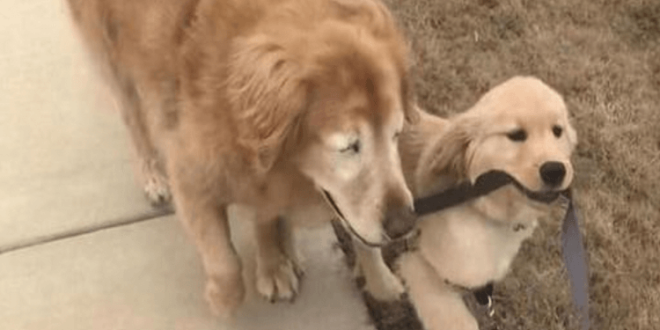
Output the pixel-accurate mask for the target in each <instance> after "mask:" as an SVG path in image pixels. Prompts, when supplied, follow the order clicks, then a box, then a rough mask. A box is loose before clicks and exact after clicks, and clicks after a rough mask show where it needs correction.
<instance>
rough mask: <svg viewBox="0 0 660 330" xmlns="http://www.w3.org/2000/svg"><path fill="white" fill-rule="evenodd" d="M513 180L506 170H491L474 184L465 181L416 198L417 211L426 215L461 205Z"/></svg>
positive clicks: (418, 213)
mask: <svg viewBox="0 0 660 330" xmlns="http://www.w3.org/2000/svg"><path fill="white" fill-rule="evenodd" d="M513 182H514V179H513V178H512V177H511V176H510V175H509V174H507V173H506V172H503V171H497V170H493V171H489V172H486V173H484V174H482V175H480V176H479V177H478V178H477V180H475V182H474V184H471V183H470V182H463V183H461V184H459V185H457V186H455V187H453V188H450V189H447V190H444V191H441V192H439V193H437V194H434V195H431V196H428V197H423V198H420V199H417V200H415V213H417V215H426V214H429V213H433V212H437V211H441V210H444V209H446V208H450V207H452V206H456V205H460V204H463V203H465V202H467V201H469V200H471V199H475V198H477V197H481V196H484V195H487V194H489V193H491V192H493V191H495V190H497V189H499V188H501V187H503V186H505V185H507V184H510V183H513Z"/></svg>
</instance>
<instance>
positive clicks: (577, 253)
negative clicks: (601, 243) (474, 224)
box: [415, 170, 590, 330]
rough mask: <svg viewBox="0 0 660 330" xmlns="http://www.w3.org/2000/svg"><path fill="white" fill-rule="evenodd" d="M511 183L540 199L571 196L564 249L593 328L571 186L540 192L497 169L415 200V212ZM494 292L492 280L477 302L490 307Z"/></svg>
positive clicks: (579, 304)
mask: <svg viewBox="0 0 660 330" xmlns="http://www.w3.org/2000/svg"><path fill="white" fill-rule="evenodd" d="M508 184H513V185H514V186H516V187H517V188H518V189H520V190H521V191H522V192H523V193H525V194H526V195H527V196H528V197H529V198H532V199H534V200H537V201H540V202H544V203H550V202H552V201H554V200H556V199H557V198H559V197H560V196H563V197H564V198H566V199H567V200H568V208H567V210H566V215H565V216H564V221H563V224H562V253H563V257H564V263H565V265H566V270H567V271H568V276H569V280H570V282H571V292H572V296H573V303H574V304H575V307H576V308H577V310H578V313H579V316H580V321H581V324H582V329H583V330H587V329H589V324H590V323H589V279H588V273H589V270H588V265H587V259H586V255H587V254H586V251H585V249H584V244H583V242H582V236H581V234H580V228H579V220H578V214H577V208H576V207H575V205H574V203H573V198H572V194H571V191H570V190H566V191H563V192H561V193H560V192H557V193H554V194H552V193H551V194H543V195H541V194H537V193H534V192H530V191H527V190H526V189H525V188H524V187H523V186H522V185H521V184H520V183H518V182H517V181H516V179H514V178H513V177H512V176H511V175H509V174H508V173H506V172H504V171H498V170H493V171H489V172H486V173H484V174H482V175H480V176H479V177H477V179H476V180H475V182H474V184H472V183H470V182H463V183H461V184H459V185H457V186H455V187H452V188H450V189H447V190H444V191H441V192H439V193H436V194H433V195H431V196H428V197H424V198H420V199H417V200H415V212H416V213H417V214H418V215H426V214H429V213H433V212H438V211H441V210H444V209H447V208H450V207H453V206H457V205H460V204H463V203H465V202H467V201H470V200H473V199H475V198H478V197H481V196H484V195H487V194H489V193H491V192H493V191H495V190H497V189H499V188H502V187H504V186H506V185H508ZM492 293H493V285H492V283H488V284H487V285H486V286H485V287H483V288H480V289H477V290H476V291H475V292H474V294H475V298H476V299H477V302H478V303H479V304H481V305H488V307H489V308H490V307H491V306H490V305H491V303H492V298H491V297H492Z"/></svg>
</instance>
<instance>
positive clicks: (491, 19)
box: [376, 0, 660, 330]
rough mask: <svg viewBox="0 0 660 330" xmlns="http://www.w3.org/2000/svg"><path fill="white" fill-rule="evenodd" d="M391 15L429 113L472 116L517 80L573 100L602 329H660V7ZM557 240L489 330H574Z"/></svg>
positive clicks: (523, 3) (439, 2) (464, 4)
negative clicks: (410, 52)
mask: <svg viewBox="0 0 660 330" xmlns="http://www.w3.org/2000/svg"><path fill="white" fill-rule="evenodd" d="M387 2H388V5H389V6H390V8H391V9H392V10H393V11H394V13H395V15H396V16H397V17H398V18H399V20H400V21H401V23H402V24H403V25H404V28H405V29H406V30H407V33H408V36H409V37H410V40H411V41H412V43H413V49H414V55H415V59H416V61H417V63H416V72H417V78H416V88H417V91H416V92H417V96H418V99H419V102H420V103H421V104H422V105H423V106H424V107H425V108H426V109H428V110H429V111H431V112H434V113H437V114H440V115H449V114H452V113H456V112H458V111H463V110H465V109H467V108H469V107H470V105H471V104H473V103H474V102H475V101H476V100H477V98H478V97H479V96H480V95H482V94H483V93H484V92H485V91H486V90H488V89H489V88H490V87H492V86H494V85H496V84H498V83H499V82H501V81H503V80H505V79H506V78H508V77H510V76H512V75H518V74H531V75H535V76H538V77H540V78H541V79H543V80H544V81H545V82H547V83H548V84H549V85H551V86H553V87H554V88H556V89H557V90H558V91H559V92H560V93H562V94H563V95H564V96H565V98H566V101H567V104H568V105H569V110H570V111H571V112H572V114H573V118H574V125H575V127H576V128H577V130H578V134H579V137H580V143H579V147H578V150H577V152H576V156H575V159H574V161H575V163H576V168H577V178H576V182H575V188H576V193H577V196H578V202H579V205H580V206H581V211H582V214H583V220H584V223H583V230H584V232H585V235H586V244H587V248H588V251H589V264H590V268H591V276H590V285H591V288H590V298H591V311H590V312H591V317H592V329H611V330H619V329H621V330H623V329H626V330H632V329H658V328H660V251H659V250H660V106H659V104H660V1H657V0H629V1H623V0H614V1H612V0H588V1H587V0H585V1H575V0H473V1H465V0H407V1H404V0H388V1H387ZM559 230H560V218H559V217H556V218H553V219H548V221H546V222H544V223H543V224H542V226H541V227H540V229H539V230H538V231H537V232H536V234H535V236H534V237H533V239H532V240H531V241H530V242H528V243H526V244H525V245H524V246H523V248H522V251H521V253H520V255H519V256H518V258H517V260H516V262H515V264H514V266H513V271H512V273H511V274H510V276H508V278H507V279H506V280H505V281H504V282H503V283H501V284H499V285H498V286H496V291H495V299H496V304H497V309H496V315H495V317H494V319H493V320H490V321H488V322H484V323H483V324H482V328H483V329H494V328H497V329H569V328H572V327H574V326H575V324H576V321H575V319H574V318H573V317H572V316H571V300H570V293H569V286H568V281H567V277H566V271H565V269H564V268H563V263H562V261H561V252H560V246H559V244H560V241H559ZM376 314H378V313H377V312H376ZM377 323H378V324H379V327H380V328H381V329H394V328H397V329H403V328H406V327H405V326H400V325H399V326H394V325H392V326H389V327H388V324H387V322H377Z"/></svg>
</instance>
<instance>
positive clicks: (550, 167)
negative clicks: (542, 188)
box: [540, 162, 566, 187]
mask: <svg viewBox="0 0 660 330" xmlns="http://www.w3.org/2000/svg"><path fill="white" fill-rule="evenodd" d="M540 172H541V179H543V182H544V183H545V184H547V185H548V186H552V187H555V186H558V185H560V184H561V183H562V182H563V181H564V177H565V176H566V167H564V164H562V163H560V162H547V163H545V164H543V165H541V170H540Z"/></svg>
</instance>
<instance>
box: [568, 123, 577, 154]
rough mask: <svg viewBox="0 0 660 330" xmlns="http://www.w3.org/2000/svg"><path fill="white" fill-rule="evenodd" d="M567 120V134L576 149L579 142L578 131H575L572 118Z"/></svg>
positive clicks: (572, 147)
mask: <svg viewBox="0 0 660 330" xmlns="http://www.w3.org/2000/svg"><path fill="white" fill-rule="evenodd" d="M566 122H567V123H568V124H567V125H566V136H567V138H568V142H569V143H570V144H571V150H572V149H575V147H576V146H577V143H578V137H577V132H575V128H573V125H571V122H570V120H568V119H566Z"/></svg>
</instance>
